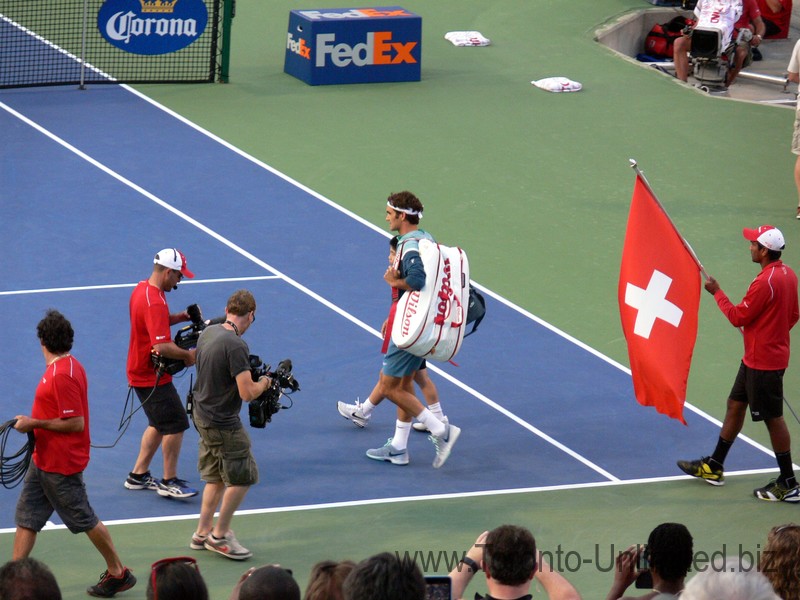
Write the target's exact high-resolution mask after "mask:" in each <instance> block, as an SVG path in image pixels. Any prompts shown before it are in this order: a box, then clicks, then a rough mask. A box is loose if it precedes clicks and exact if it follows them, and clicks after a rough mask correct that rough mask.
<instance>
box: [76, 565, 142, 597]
mask: <svg viewBox="0 0 800 600" xmlns="http://www.w3.org/2000/svg"><path fill="white" fill-rule="evenodd" d="M134 585H136V577H134V576H133V573H132V572H131V570H130V569H129V568H128V567H125V570H124V571H123V572H122V575H120V576H119V577H114V576H112V575H109V573H108V571H103V574H102V575H100V581H98V582H97V583H96V584H95V585H93V586H92V587H90V588H89V589H87V590H86V593H87V594H89V595H90V596H96V597H97V598H112V597H113V596H114V594H116V593H117V592H124V591H125V590H129V589H131V588H132V587H133V586H134Z"/></svg>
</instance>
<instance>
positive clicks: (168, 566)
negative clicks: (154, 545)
mask: <svg viewBox="0 0 800 600" xmlns="http://www.w3.org/2000/svg"><path fill="white" fill-rule="evenodd" d="M159 599H160V600H208V588H207V587H206V582H205V581H204V580H203V577H202V575H200V570H199V568H198V566H197V561H196V560H195V559H193V558H191V557H189V556H178V557H175V558H165V559H162V560H158V561H156V562H154V563H153V565H152V567H151V569H150V581H148V582H147V600H159Z"/></svg>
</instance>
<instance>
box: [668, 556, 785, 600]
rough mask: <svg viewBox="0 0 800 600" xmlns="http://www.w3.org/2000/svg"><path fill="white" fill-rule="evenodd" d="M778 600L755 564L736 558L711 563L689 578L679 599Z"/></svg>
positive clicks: (770, 585)
mask: <svg viewBox="0 0 800 600" xmlns="http://www.w3.org/2000/svg"><path fill="white" fill-rule="evenodd" d="M723 598H724V600H780V598H779V597H778V595H777V594H776V593H775V591H774V590H773V589H772V584H771V583H770V582H769V580H768V579H767V578H766V577H764V575H763V574H761V573H759V572H758V571H756V569H755V566H752V565H751V566H749V567H747V566H745V567H743V566H742V565H740V564H739V563H738V561H733V562H732V561H728V562H724V561H723V562H716V561H715V562H714V563H713V564H711V565H707V568H706V570H705V571H701V572H699V573H698V574H697V575H695V576H694V577H692V578H691V579H690V580H689V583H687V584H686V587H685V588H684V590H683V593H682V594H681V600H719V599H723Z"/></svg>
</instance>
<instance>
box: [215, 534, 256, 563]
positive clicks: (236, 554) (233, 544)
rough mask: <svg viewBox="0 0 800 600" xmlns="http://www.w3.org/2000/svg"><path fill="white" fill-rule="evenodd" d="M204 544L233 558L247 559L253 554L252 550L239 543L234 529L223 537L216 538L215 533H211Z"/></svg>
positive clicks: (226, 556)
mask: <svg viewBox="0 0 800 600" xmlns="http://www.w3.org/2000/svg"><path fill="white" fill-rule="evenodd" d="M203 545H204V546H205V547H206V550H211V551H212V552H216V553H218V554H222V556H224V557H225V558H230V559H233V560H245V559H247V558H250V557H251V556H253V553H252V552H250V550H248V549H247V548H245V547H244V546H242V545H241V544H240V543H239V540H237V539H236V536H235V535H234V534H233V531H232V530H229V531H228V533H226V534H225V537H223V538H216V537H214V534H213V533H209V534H208V537H206V541H205V542H204V543H203Z"/></svg>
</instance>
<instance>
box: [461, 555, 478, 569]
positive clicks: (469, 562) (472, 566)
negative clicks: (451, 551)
mask: <svg viewBox="0 0 800 600" xmlns="http://www.w3.org/2000/svg"><path fill="white" fill-rule="evenodd" d="M460 562H461V563H462V564H465V565H467V566H468V567H469V568H470V569H472V572H473V573H477V572H478V571H480V570H481V566H480V565H479V564H478V563H477V562H475V561H474V560H473V559H471V558H470V557H469V556H465V557H464V558H462V559H461V561H460Z"/></svg>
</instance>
